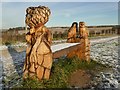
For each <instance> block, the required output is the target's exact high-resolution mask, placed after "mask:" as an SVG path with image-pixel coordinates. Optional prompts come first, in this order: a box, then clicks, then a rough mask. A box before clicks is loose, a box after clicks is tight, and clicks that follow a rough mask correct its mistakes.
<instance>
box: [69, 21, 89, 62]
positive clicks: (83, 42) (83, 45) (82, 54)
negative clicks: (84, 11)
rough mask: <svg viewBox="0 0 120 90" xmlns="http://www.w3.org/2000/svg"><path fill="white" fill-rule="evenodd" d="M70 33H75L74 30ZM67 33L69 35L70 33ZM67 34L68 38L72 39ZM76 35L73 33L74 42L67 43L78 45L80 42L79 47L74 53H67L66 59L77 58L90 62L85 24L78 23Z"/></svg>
mask: <svg viewBox="0 0 120 90" xmlns="http://www.w3.org/2000/svg"><path fill="white" fill-rule="evenodd" d="M70 32H75V29H71V31H70ZM70 32H69V33H70ZM69 33H68V37H70V36H71V37H73V36H72V35H70V34H69ZM78 33H79V34H78V35H77V34H76V32H75V33H74V34H75V35H74V36H76V37H75V38H74V40H68V41H67V42H69V43H76V42H77V43H78V42H80V46H79V48H76V49H75V50H74V51H72V52H70V53H68V55H67V56H68V57H73V56H78V57H79V58H80V59H81V60H86V61H88V62H89V61H90V42H89V39H88V31H87V29H86V27H85V23H84V22H79V31H78Z"/></svg>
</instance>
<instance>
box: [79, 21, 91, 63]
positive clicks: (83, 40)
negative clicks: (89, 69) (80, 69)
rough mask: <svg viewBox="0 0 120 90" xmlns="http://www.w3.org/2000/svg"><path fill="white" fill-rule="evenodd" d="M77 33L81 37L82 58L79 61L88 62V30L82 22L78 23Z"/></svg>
mask: <svg viewBox="0 0 120 90" xmlns="http://www.w3.org/2000/svg"><path fill="white" fill-rule="evenodd" d="M79 33H80V37H81V40H80V42H81V47H82V48H81V52H82V55H81V56H82V57H81V59H84V60H86V61H89V60H90V41H89V39H88V30H87V29H86V27H85V23H84V22H79Z"/></svg>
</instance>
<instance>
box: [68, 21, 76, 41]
mask: <svg viewBox="0 0 120 90" xmlns="http://www.w3.org/2000/svg"><path fill="white" fill-rule="evenodd" d="M76 31H77V22H74V23H73V24H72V26H71V27H70V29H69V30H68V37H67V42H68V43H72V42H76Z"/></svg>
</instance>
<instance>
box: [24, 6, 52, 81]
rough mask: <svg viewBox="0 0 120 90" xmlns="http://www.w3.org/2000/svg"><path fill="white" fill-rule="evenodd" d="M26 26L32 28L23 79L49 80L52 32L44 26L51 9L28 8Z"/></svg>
mask: <svg viewBox="0 0 120 90" xmlns="http://www.w3.org/2000/svg"><path fill="white" fill-rule="evenodd" d="M26 13H27V14H26V20H25V22H26V24H27V25H28V26H29V27H30V30H29V32H28V33H27V34H26V41H27V44H28V46H27V49H26V59H25V63H24V68H23V78H24V79H26V78H28V77H30V78H32V79H34V78H37V79H38V80H41V79H49V76H50V70H51V66H52V51H51V42H52V37H51V32H50V31H49V30H48V29H47V28H46V27H45V26H44V24H45V23H46V22H47V21H48V19H49V15H50V13H51V12H50V9H49V8H48V7H45V6H38V7H28V8H27V10H26Z"/></svg>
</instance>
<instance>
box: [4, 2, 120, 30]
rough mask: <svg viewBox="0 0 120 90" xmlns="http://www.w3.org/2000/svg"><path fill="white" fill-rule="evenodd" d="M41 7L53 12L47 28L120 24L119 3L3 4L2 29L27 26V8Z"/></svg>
mask: <svg viewBox="0 0 120 90" xmlns="http://www.w3.org/2000/svg"><path fill="white" fill-rule="evenodd" d="M39 5H45V6H48V7H49V8H50V10H51V13H52V14H51V16H50V19H49V21H48V22H47V24H46V26H71V24H72V22H74V21H77V22H79V21H84V22H86V24H87V25H111V24H118V3H117V2H49V3H48V2H2V28H12V27H21V26H25V14H26V12H25V11H26V8H27V7H29V6H39Z"/></svg>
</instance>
